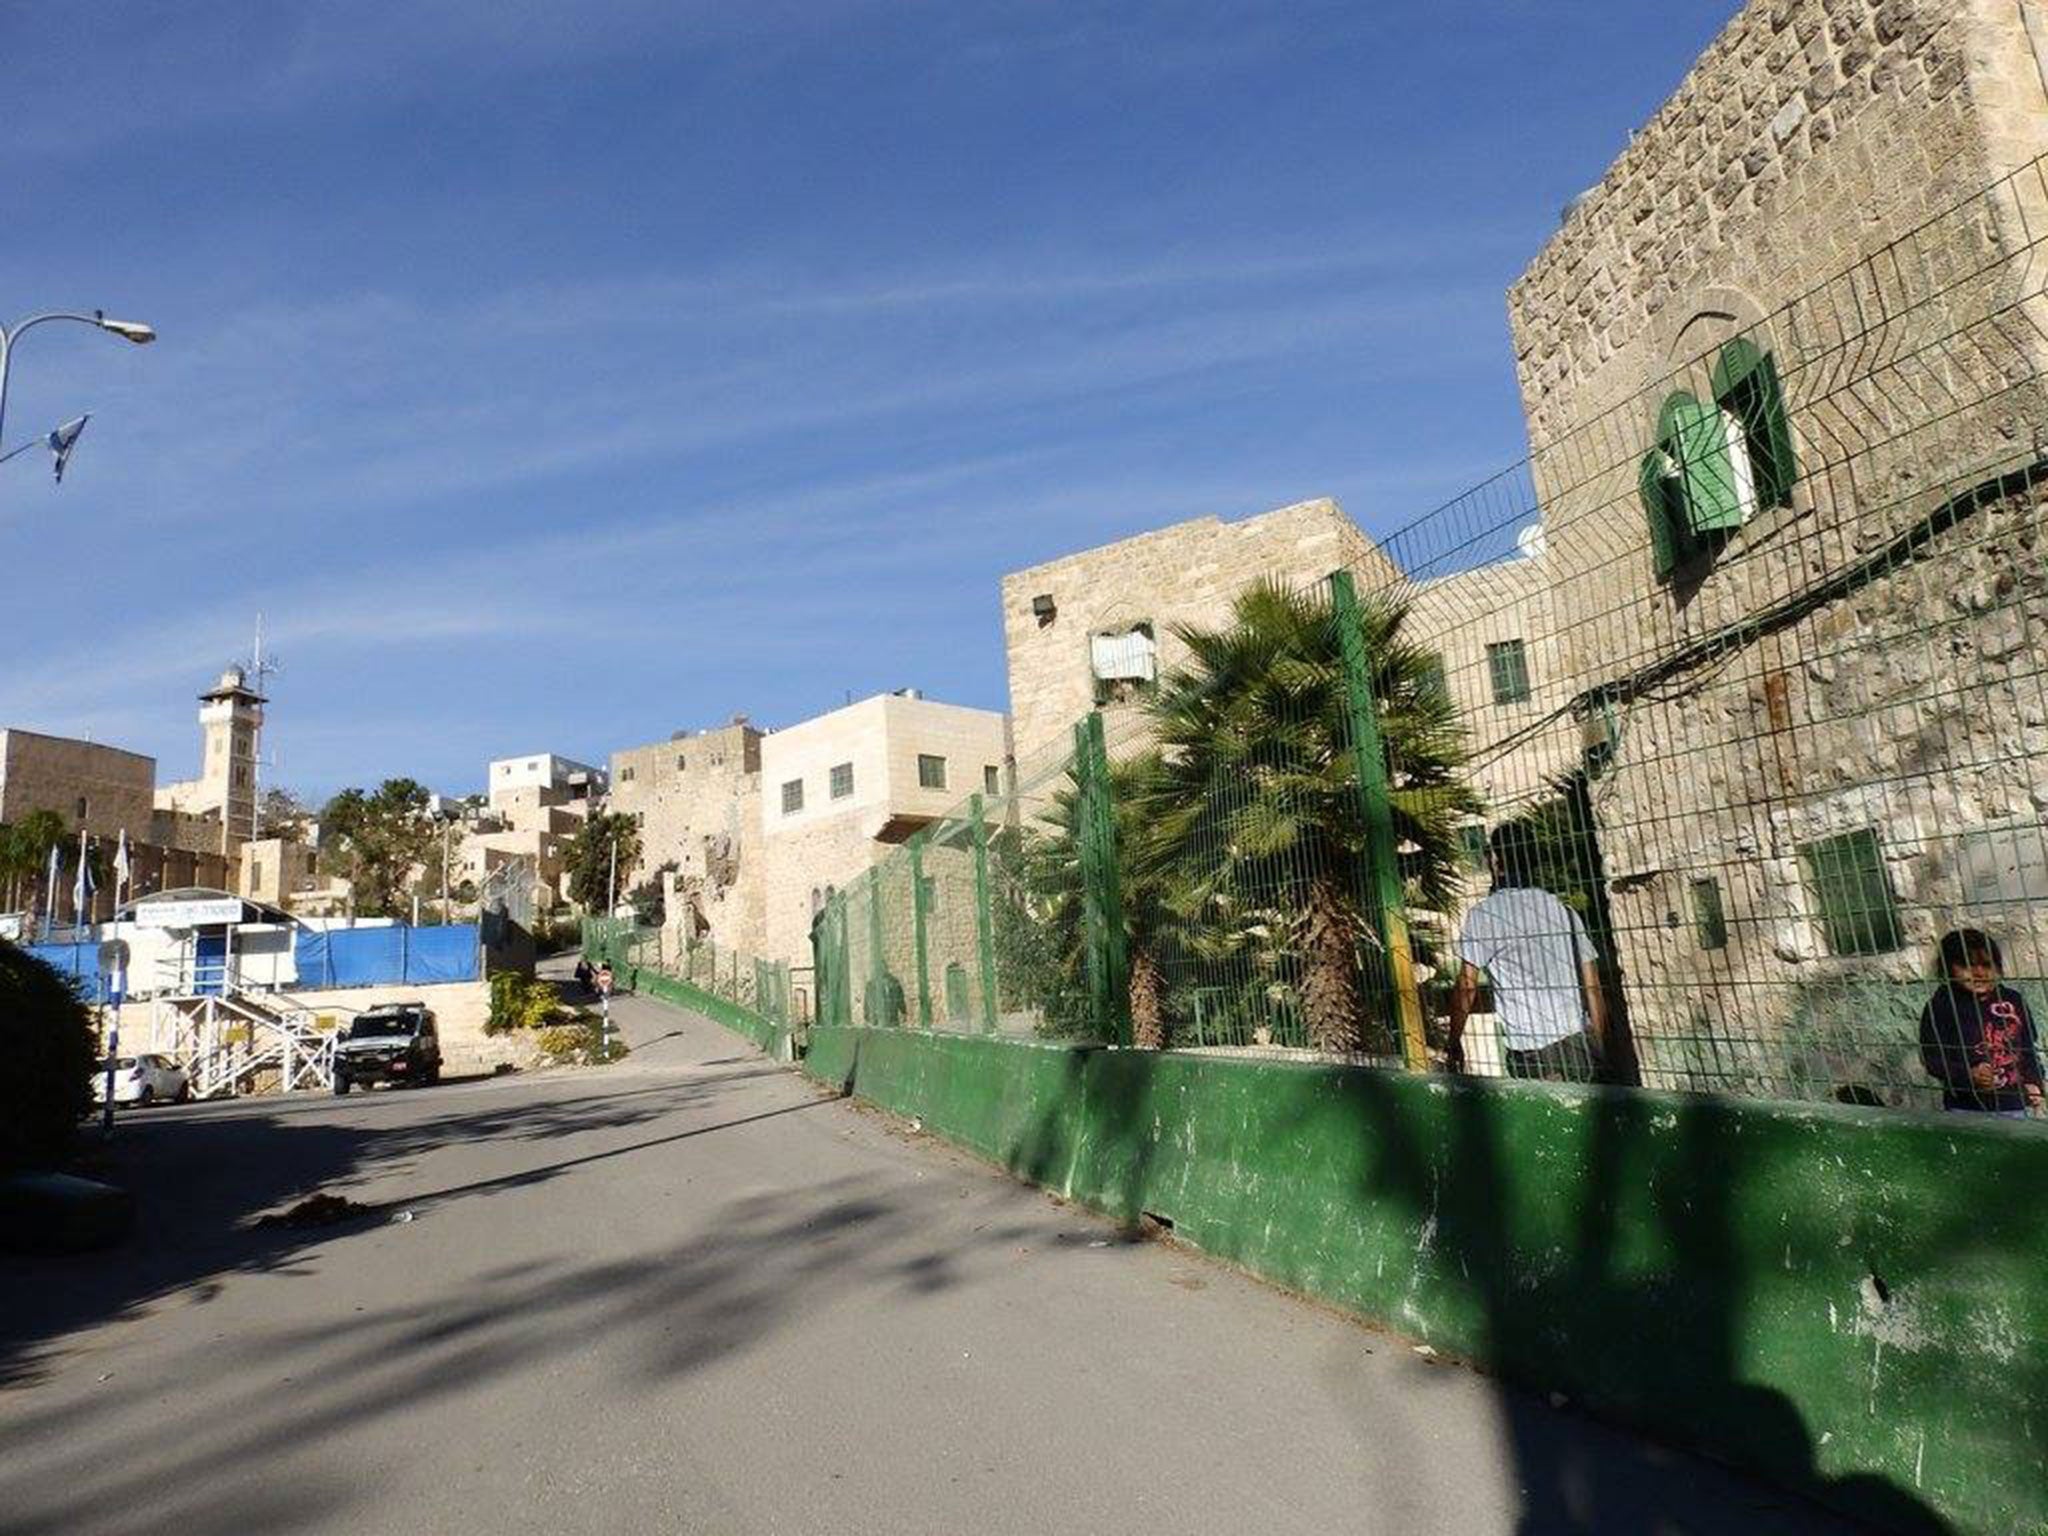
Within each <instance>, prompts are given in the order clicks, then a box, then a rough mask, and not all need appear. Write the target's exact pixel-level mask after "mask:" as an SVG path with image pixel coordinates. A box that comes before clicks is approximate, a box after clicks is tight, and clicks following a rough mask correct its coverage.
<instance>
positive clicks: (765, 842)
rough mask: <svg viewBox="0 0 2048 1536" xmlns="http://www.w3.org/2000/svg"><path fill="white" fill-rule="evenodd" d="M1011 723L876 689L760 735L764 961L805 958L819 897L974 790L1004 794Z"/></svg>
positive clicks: (997, 716) (805, 962) (980, 712)
mask: <svg viewBox="0 0 2048 1536" xmlns="http://www.w3.org/2000/svg"><path fill="white" fill-rule="evenodd" d="M1008 736H1009V722H1008V721H1007V720H1006V719H1005V717H1004V716H1002V715H1000V714H998V713H996V712H995V711H993V710H986V709H970V708H967V707H965V706H963V705H958V704H941V703H939V702H937V701H936V700H932V699H926V698H923V697H921V696H920V695H918V694H916V693H914V692H904V693H887V694H878V695H876V696H875V697H873V698H868V699H862V700H860V701H859V702H858V703H855V704H849V705H847V706H846V707H845V708H844V709H835V710H832V711H831V712H829V713H827V714H823V715H818V716H815V717H813V718H812V719H809V720H806V721H804V722H802V723H801V724H799V725H793V726H789V727H787V728H786V729H783V730H779V731H774V732H771V733H770V734H768V735H766V736H764V737H762V738H761V740H760V751H761V759H760V761H761V768H760V805H761V829H762V846H763V852H764V855H765V857H764V860H763V866H764V874H765V884H764V902H763V910H764V932H765V938H764V945H765V950H764V953H765V957H766V958H768V959H771V960H781V961H788V962H790V963H792V964H795V965H799V966H808V965H809V964H810V958H811V957H810V934H811V919H812V917H813V916H814V915H815V914H816V913H817V912H818V910H819V909H820V908H821V907H822V906H823V904H824V901H825V898H826V897H827V896H828V895H829V894H831V893H832V892H833V891H835V890H836V889H837V888H838V887H840V886H842V885H844V884H846V883H847V882H848V881H849V880H850V879H852V878H853V877H854V876H855V875H858V874H860V873H861V872H862V871H864V870H866V869H868V868H869V867H870V866H871V865H873V864H874V863H876V862H877V861H878V860H880V859H881V858H883V857H884V856H885V855H886V854H888V853H889V852H890V851H891V850H892V849H894V848H896V847H897V846H899V845H900V844H901V843H903V842H904V841H905V839H907V838H908V837H909V836H910V835H911V833H913V832H915V831H917V830H918V829H920V828H922V827H926V826H930V825H931V824H932V823H934V822H936V821H938V820H939V819H940V818H941V817H943V816H944V815H945V814H946V812H947V811H948V810H950V809H952V808H954V807H955V806H957V805H959V804H960V803H961V802H963V801H965V800H966V799H967V797H968V796H969V795H973V794H993V793H998V792H1000V790H1001V788H1002V786H1003V784H1004V783H1005V775H1006V772H1007V765H1008V763H1009V740H1008Z"/></svg>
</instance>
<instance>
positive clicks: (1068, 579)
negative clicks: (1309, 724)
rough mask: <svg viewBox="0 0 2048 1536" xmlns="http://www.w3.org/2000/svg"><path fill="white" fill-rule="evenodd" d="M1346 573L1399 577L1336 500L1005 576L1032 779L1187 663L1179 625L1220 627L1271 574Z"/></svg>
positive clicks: (1302, 581) (1371, 580)
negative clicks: (1083, 728)
mask: <svg viewBox="0 0 2048 1536" xmlns="http://www.w3.org/2000/svg"><path fill="white" fill-rule="evenodd" d="M1340 566H1346V567H1350V568H1351V569H1352V570H1353V571H1355V572H1357V573H1358V581H1359V584H1360V586H1361V587H1364V586H1369V585H1383V584H1385V583H1387V582H1389V581H1391V580H1392V579H1393V577H1394V574H1395V573H1394V571H1393V569H1392V567H1391V566H1389V565H1388V564H1387V563H1386V561H1385V559H1384V558H1383V557H1382V556H1381V555H1380V554H1379V553H1378V551H1377V550H1376V549H1375V548H1374V547H1373V544H1372V541H1371V540H1369V539H1367V538H1366V536H1365V535H1364V534H1362V533H1360V532H1359V531H1358V528H1357V527H1356V526H1355V525H1354V524H1353V523H1352V521H1351V520H1350V519H1349V518H1348V517H1346V516H1345V515H1344V513H1343V511H1342V509H1341V508H1339V507H1338V505H1337V504H1336V503H1335V502H1334V501H1329V500H1319V501H1304V502H1300V503H1298V504H1296V505H1294V506H1289V507H1281V508H1279V509H1277V510H1276V511H1272V512H1265V513H1261V514H1260V515H1258V516H1257V517H1247V518H1243V519H1240V520H1238V521H1236V522H1224V521H1223V520H1222V519H1220V518H1216V517H1202V518H1195V519H1192V520H1190V521H1188V522H1184V523H1175V524H1173V525H1172V526H1170V527H1166V528H1161V529H1158V530H1157V531H1155V532H1152V533H1143V534H1139V535H1137V536H1136V537H1134V538H1129V539H1122V540H1119V541H1118V542H1117V543H1114V544H1105V545H1102V546H1101V547H1099V548H1096V549H1089V550H1083V551H1082V552H1080V553H1079V554H1074V555H1067V556H1064V557H1062V558H1061V559H1058V560H1052V561H1048V562H1047V563H1046V564H1044V565H1038V566H1033V567H1031V568H1030V569H1028V570H1023V571H1016V572H1013V573H1012V574H1010V575H1008V576H1005V577H1004V578H1003V588H1002V593H1003V641H1004V649H1005V651H1006V653H1007V656H1008V662H1009V674H1010V713H1011V719H1012V721H1013V732H1014V737H1015V741H1016V751H1017V761H1018V763H1019V764H1020V767H1021V771H1022V772H1024V773H1025V774H1026V775H1027V776H1028V775H1030V774H1031V773H1032V772H1033V770H1034V768H1035V767H1036V766H1037V765H1038V764H1039V762H1040V760H1041V759H1042V758H1045V757H1048V756H1058V755H1059V754H1061V753H1063V752H1064V751H1065V750H1066V749H1067V747H1068V746H1069V745H1070V743H1071V740H1072V738H1071V734H1070V733H1071V732H1072V730H1073V728H1074V722H1075V721H1077V720H1079V719H1080V718H1081V717H1082V716H1083V715H1085V714H1087V713H1088V712H1089V711H1090V710H1091V709H1096V708H1101V709H1102V710H1103V711H1104V714H1105V716H1106V717H1107V718H1108V720H1109V728H1110V731H1111V734H1112V736H1115V735H1117V734H1118V733H1119V727H1120V719H1119V717H1120V716H1122V715H1124V714H1126V713H1128V712H1129V711H1130V709H1131V708H1132V706H1133V705H1134V704H1135V703H1136V702H1137V700H1138V699H1140V698H1141V697H1142V696H1143V695H1144V694H1145V693H1146V692H1148V691H1149V690H1150V689H1151V687H1152V684H1153V682H1154V681H1155V680H1156V679H1157V677H1158V675H1159V673H1160V672H1161V671H1162V670H1164V669H1167V668H1171V667H1173V666H1174V665H1176V664H1177V663H1179V662H1180V661H1181V660H1182V659H1183V657H1184V654H1185V652H1184V648H1183V647H1182V646H1181V645H1180V643H1179V642H1178V641H1177V640H1176V639H1175V638H1174V636H1173V633H1172V631H1173V626H1175V625H1177V624H1194V625H1204V626H1209V625H1220V624H1222V623H1223V622H1225V621H1226V620H1227V619H1228V618H1229V615H1230V604H1231V600H1232V599H1233V598H1235V597H1236V596H1237V594H1238V593H1239V592H1240V591H1241V590H1243V588H1245V587H1246V586H1248V585H1249V584H1250V583H1251V582H1253V581H1255V580H1257V579H1259V578H1260V577H1273V578H1275V579H1278V580H1281V581H1285V582H1289V583H1295V584H1299V585H1304V586H1306V585H1309V584H1311V583H1314V582H1318V581H1321V580H1323V579H1324V578H1325V577H1327V576H1328V575H1329V574H1330V573H1331V572H1332V571H1334V570H1336V569H1338V568H1339V567H1340Z"/></svg>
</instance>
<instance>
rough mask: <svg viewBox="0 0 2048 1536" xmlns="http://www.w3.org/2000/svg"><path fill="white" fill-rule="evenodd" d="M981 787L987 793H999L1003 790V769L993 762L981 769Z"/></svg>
mask: <svg viewBox="0 0 2048 1536" xmlns="http://www.w3.org/2000/svg"><path fill="white" fill-rule="evenodd" d="M981 787H982V790H983V791H984V792H985V793H987V794H991V795H1000V794H1001V793H1002V792H1003V770H1002V769H1000V768H998V767H997V766H996V765H995V764H994V763H990V764H989V765H988V766H987V767H986V768H984V769H982V770H981Z"/></svg>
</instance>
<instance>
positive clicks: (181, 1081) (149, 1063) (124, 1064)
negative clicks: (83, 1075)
mask: <svg viewBox="0 0 2048 1536" xmlns="http://www.w3.org/2000/svg"><path fill="white" fill-rule="evenodd" d="M106 1091H107V1064H106V1062H104V1061H102V1062H101V1063H100V1064H99V1067H98V1069H97V1070H96V1071H95V1072H94V1073H93V1079H92V1096H93V1098H94V1100H95V1101H98V1100H100V1099H102V1098H104V1096H105V1094H106ZM191 1097H192V1081H191V1079H190V1078H188V1077H186V1075H185V1069H184V1068H183V1067H181V1066H179V1065H178V1064H177V1063H176V1062H175V1061H173V1060H171V1058H170V1057H168V1056H120V1057H116V1058H115V1061H114V1102H115V1103H116V1104H182V1103H184V1102H185V1101H186V1100H187V1099H189V1098H191Z"/></svg>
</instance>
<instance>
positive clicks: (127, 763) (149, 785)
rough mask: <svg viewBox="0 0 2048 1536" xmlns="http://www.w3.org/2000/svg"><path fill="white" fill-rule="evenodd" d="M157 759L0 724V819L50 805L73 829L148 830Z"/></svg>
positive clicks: (109, 834)
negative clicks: (0, 728) (8, 727)
mask: <svg viewBox="0 0 2048 1536" xmlns="http://www.w3.org/2000/svg"><path fill="white" fill-rule="evenodd" d="M155 789H156V759H155V758H152V757H145V756H144V755H143V754H141V753H140V752H126V751H123V750H122V749H121V748H119V747H109V746H105V745H102V744H101V743H99V742H96V741H74V740H72V739H70V738H68V737H64V736H45V735H43V734H42V733H41V732H39V731H24V730H20V729H17V728H10V729H6V730H0V823H4V824H7V825H10V826H11V825H13V824H14V823H15V822H18V821H20V820H21V819H22V817H24V816H27V815H29V814H31V813H33V812H35V811H50V812H53V813H55V814H56V815H57V816H59V817H61V818H62V819H63V822H64V825H65V827H66V828H67V829H68V830H69V831H71V832H72V833H74V834H75V833H77V832H79V831H84V832H87V833H89V834H90V835H92V836H93V837H98V838H118V837H119V836H120V835H121V834H122V833H123V832H126V833H127V834H128V835H129V837H130V838H135V839H140V838H146V837H148V835H149V818H150V803H151V796H152V795H153V794H154V793H155Z"/></svg>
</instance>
